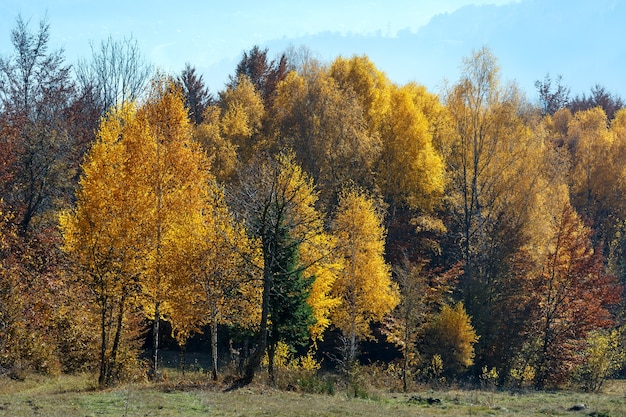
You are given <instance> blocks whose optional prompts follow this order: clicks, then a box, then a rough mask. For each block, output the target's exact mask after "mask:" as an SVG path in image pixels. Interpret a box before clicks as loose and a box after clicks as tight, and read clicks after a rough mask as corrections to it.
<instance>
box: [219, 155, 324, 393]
mask: <svg viewBox="0 0 626 417" xmlns="http://www.w3.org/2000/svg"><path fill="white" fill-rule="evenodd" d="M231 199H232V204H233V206H234V207H237V209H236V212H238V213H239V215H240V216H241V217H242V219H244V221H245V224H246V228H247V230H248V231H249V232H250V233H251V234H252V236H253V237H255V238H256V239H258V241H259V244H260V246H261V249H260V251H261V256H262V259H263V263H262V271H261V274H262V278H261V280H262V284H263V291H262V306H261V320H260V322H259V326H258V329H259V332H258V337H257V343H256V348H255V351H254V354H253V355H252V357H251V358H250V360H249V362H248V364H247V366H246V371H245V375H244V376H243V377H242V378H241V380H240V381H238V385H245V384H249V383H250V382H251V381H252V379H253V378H254V374H255V372H256V370H257V369H258V367H259V365H260V364H261V360H262V358H263V356H264V355H265V353H266V349H267V348H268V346H269V344H268V343H270V339H269V334H268V333H269V331H270V326H271V325H272V320H274V318H273V316H272V314H274V315H276V314H280V311H278V310H273V309H272V308H273V305H274V306H276V304H275V303H276V302H278V301H280V297H287V296H290V297H291V296H294V297H295V298H294V299H292V300H293V301H296V302H297V304H298V305H300V306H302V307H303V309H304V306H303V305H302V303H301V302H302V301H303V300H306V295H305V294H307V295H308V289H307V288H306V286H302V285H301V282H300V281H299V277H300V274H301V272H302V271H304V270H305V269H306V268H307V267H309V266H310V265H302V264H300V263H298V264H297V265H294V261H295V260H296V259H298V258H297V257H296V254H297V253H298V250H299V247H300V246H301V245H302V244H304V243H305V242H310V243H313V242H314V241H315V239H316V238H317V237H318V236H320V235H321V234H322V233H323V217H322V215H321V214H320V213H318V212H317V210H316V209H315V203H316V200H317V194H316V192H315V190H314V187H313V183H312V181H311V179H310V178H309V177H308V176H307V175H306V173H304V171H303V170H302V168H300V166H298V165H297V164H296V162H295V160H294V156H293V154H292V153H282V154H279V155H278V156H277V157H276V158H275V159H274V158H271V157H270V158H267V159H262V160H260V161H253V162H252V163H251V164H250V166H249V167H248V170H247V171H242V172H241V179H240V181H239V185H238V188H237V190H236V191H235V192H234V193H233V196H232V197H231ZM315 261H316V262H319V261H320V260H319V259H318V260H315ZM285 280H286V281H285ZM290 280H291V281H292V282H291V283H290V282H289V281H290ZM294 281H295V282H294ZM285 284H286V285H285ZM279 285H282V286H283V287H282V288H281V287H279ZM294 292H295V294H294ZM277 297H279V298H278V299H277ZM298 316H299V313H298ZM301 318H302V317H293V319H298V320H299V319H301ZM276 319H278V320H280V318H279V317H278V316H276ZM289 321H290V325H296V326H302V325H304V326H305V328H308V325H309V324H310V322H308V321H305V322H304V323H294V322H293V321H291V318H290V319H289ZM272 343H273V341H272Z"/></svg>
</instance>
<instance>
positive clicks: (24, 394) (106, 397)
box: [0, 373, 626, 417]
mask: <svg viewBox="0 0 626 417" xmlns="http://www.w3.org/2000/svg"><path fill="white" fill-rule="evenodd" d="M207 378H208V377H206V376H203V375H202V374H199V373H198V375H196V376H195V380H192V379H190V378H189V376H186V377H184V378H181V377H180V376H176V377H173V378H171V379H170V380H168V381H165V382H163V383H159V384H152V383H135V384H128V385H123V386H120V387H117V388H114V389H107V390H98V389H96V387H95V377H94V376H92V375H80V376H60V377H43V376H29V377H27V378H26V379H25V380H24V381H14V380H10V379H7V378H0V416H15V417H19V416H52V417H54V416H59V417H74V416H80V417H85V416H189V417H193V416H500V415H502V416H546V415H552V416H574V417H577V416H612V417H613V416H614V417H619V416H626V397H625V395H626V381H611V382H609V383H607V385H606V387H605V389H604V390H603V392H602V393H601V394H588V393H579V392H570V391H559V392H533V391H530V392H524V393H511V392H501V391H489V390H482V391H481V390H457V389H445V390H437V391H432V390H429V389H426V388H425V389H424V390H422V391H417V392H413V393H409V394H404V393H393V392H386V391H384V390H380V389H379V390H375V391H371V392H370V393H369V395H368V398H350V397H349V396H348V395H347V394H346V393H345V392H343V391H341V390H338V391H337V392H335V393H334V394H332V395H313V394H305V393H301V392H289V391H280V390H276V389H271V388H268V387H267V386H266V385H263V384H253V385H251V386H249V387H246V388H243V389H240V390H236V391H232V392H223V386H221V385H216V384H212V383H210V382H208V381H207ZM429 398H430V399H431V401H430V402H431V403H433V404H429V403H428V401H427V399H429ZM435 399H437V400H439V401H440V402H437V401H433V400H435ZM577 404H585V405H586V408H584V409H582V410H578V411H573V410H572V411H570V410H569V409H570V408H572V407H573V406H574V405H577Z"/></svg>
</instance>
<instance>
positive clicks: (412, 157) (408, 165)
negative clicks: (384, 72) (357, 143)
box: [377, 84, 444, 212]
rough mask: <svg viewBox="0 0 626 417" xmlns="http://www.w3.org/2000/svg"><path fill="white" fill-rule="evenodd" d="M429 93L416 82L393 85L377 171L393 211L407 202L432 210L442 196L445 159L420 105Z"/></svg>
mask: <svg viewBox="0 0 626 417" xmlns="http://www.w3.org/2000/svg"><path fill="white" fill-rule="evenodd" d="M427 94H428V93H427V92H426V89H425V88H424V87H420V86H418V85H416V84H407V85H405V86H403V87H395V86H394V87H392V88H391V100H390V107H389V111H388V113H387V114H386V115H385V116H384V119H383V120H384V121H383V122H382V123H381V127H380V136H381V138H382V147H383V151H382V153H381V159H380V164H379V167H378V170H377V171H378V175H379V178H378V184H379V186H380V188H381V190H382V192H383V195H384V196H385V201H386V202H388V203H389V204H390V206H391V207H392V211H394V210H395V207H397V206H399V205H407V206H409V207H411V208H413V209H422V210H423V211H425V212H430V211H432V209H433V208H434V207H435V206H436V204H437V202H438V201H439V200H440V199H441V196H442V195H443V190H444V162H443V159H442V157H441V155H439V153H438V152H437V151H436V150H435V149H434V146H433V138H432V130H431V128H430V126H429V125H430V121H429V120H428V119H427V117H426V115H425V114H424V113H423V111H422V108H421V107H422V101H425V100H424V99H423V98H422V97H423V96H426V95H427Z"/></svg>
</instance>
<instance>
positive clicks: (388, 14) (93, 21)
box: [0, 0, 512, 88]
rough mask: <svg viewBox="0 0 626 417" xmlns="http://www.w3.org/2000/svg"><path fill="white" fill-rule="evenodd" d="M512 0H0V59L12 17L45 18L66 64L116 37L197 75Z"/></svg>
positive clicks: (171, 68) (163, 64)
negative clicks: (264, 53) (247, 55)
mask: <svg viewBox="0 0 626 417" xmlns="http://www.w3.org/2000/svg"><path fill="white" fill-rule="evenodd" d="M511 2H512V1H511V0H485V1H480V0H475V1H466V0H436V1H431V0H345V1H344V0H316V1H311V0H309V1H287V0H275V1H271V0H270V1H258V0H240V1H236V0H222V1H211V0H210V1H191V0H173V1H172V0H168V1H164V0H152V1H136V0H105V1H90V0H49V1H44V0H28V1H24V0H0V29H1V30H0V54H2V56H6V54H7V53H9V52H10V51H12V46H11V44H10V30H11V28H13V27H14V24H15V19H16V17H17V16H18V15H19V14H21V16H22V18H23V19H24V20H26V21H28V20H30V27H31V29H32V30H36V29H37V25H38V23H39V20H40V19H41V18H42V17H44V16H47V19H48V22H49V23H50V30H51V39H50V45H51V47H52V48H55V49H56V48H60V47H62V48H64V49H65V56H66V59H67V61H68V62H69V63H75V62H76V61H77V59H78V58H89V57H90V56H91V50H90V42H91V43H95V44H96V45H97V44H99V42H100V41H101V40H103V39H106V38H107V37H108V36H109V35H112V36H113V37H114V38H118V39H119V38H123V37H129V36H131V35H132V36H133V38H134V39H136V40H137V42H138V43H139V45H140V47H141V49H142V51H143V53H144V54H145V57H146V58H147V59H148V60H149V61H151V62H152V63H153V64H155V65H156V66H157V67H159V68H161V69H163V70H165V71H168V72H172V73H178V72H180V70H182V68H183V66H184V64H185V62H189V63H191V64H192V65H194V66H195V67H196V68H198V70H199V71H200V72H201V73H202V72H206V71H207V70H208V69H209V68H210V67H212V66H215V65H217V64H218V63H220V62H224V61H232V60H234V59H237V58H238V57H240V56H241V54H242V52H243V51H244V50H249V49H250V48H251V47H252V46H254V45H255V44H259V45H263V44H264V43H266V42H268V41H271V40H276V39H290V38H297V37H302V36H305V35H314V34H317V33H320V32H325V31H330V32H340V33H342V34H371V35H374V34H379V35H382V36H386V37H393V36H395V35H396V34H397V33H398V31H401V30H405V29H408V30H411V31H416V30H417V29H418V28H419V27H421V26H423V25H425V24H426V23H428V21H429V20H430V19H431V18H432V17H433V16H435V15H436V14H439V13H445V12H448V13H450V12H453V11H454V10H456V9H458V8H459V7H462V6H465V5H469V4H475V5H480V4H498V5H501V4H506V3H511ZM296 46H298V45H296ZM273 52H274V53H278V52H280V51H273ZM233 70H234V68H233ZM209 84H210V86H211V87H216V88H220V87H221V86H215V85H212V84H213V83H211V82H210V81H209Z"/></svg>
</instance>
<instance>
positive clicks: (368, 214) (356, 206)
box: [332, 189, 399, 370]
mask: <svg viewBox="0 0 626 417" xmlns="http://www.w3.org/2000/svg"><path fill="white" fill-rule="evenodd" d="M382 221H383V217H382V214H381V213H380V211H378V210H377V209H376V207H375V205H374V201H373V200H372V199H371V198H370V197H368V196H367V195H366V194H365V193H364V192H363V191H359V190H354V189H352V190H345V191H343V192H342V194H341V195H340V200H339V206H338V208H337V213H336V215H335V219H334V221H333V225H332V231H333V233H334V235H335V237H336V239H337V249H336V252H337V255H338V257H339V259H340V261H341V263H342V264H343V269H342V270H341V271H340V272H339V274H338V276H337V279H336V280H335V282H334V285H333V290H332V295H333V296H334V297H336V298H338V299H339V300H340V301H341V304H340V305H339V306H338V307H337V308H335V309H334V310H333V313H332V322H333V324H334V325H335V326H336V327H337V328H338V329H339V330H341V332H342V333H343V336H344V337H345V344H344V346H343V349H344V351H343V354H342V356H343V358H341V359H342V360H343V366H344V368H345V370H349V369H350V367H351V366H352V365H353V364H354V363H355V361H356V358H357V350H358V342H359V341H360V340H362V339H366V338H368V337H370V336H371V331H370V323H372V322H376V321H381V320H382V319H383V317H384V316H385V314H387V313H389V312H390V311H391V310H393V309H394V308H395V306H396V305H397V304H398V302H399V293H398V288H397V285H396V284H395V283H393V282H392V280H391V267H390V266H389V265H388V264H387V263H386V262H385V258H384V254H385V229H384V227H383V225H382Z"/></svg>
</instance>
